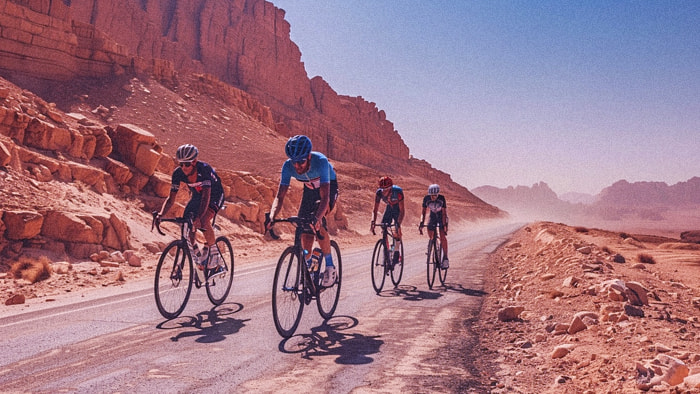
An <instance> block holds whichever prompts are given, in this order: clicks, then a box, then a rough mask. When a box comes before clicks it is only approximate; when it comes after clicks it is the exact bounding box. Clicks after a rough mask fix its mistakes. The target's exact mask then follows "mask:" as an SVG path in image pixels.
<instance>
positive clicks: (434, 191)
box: [428, 183, 440, 196]
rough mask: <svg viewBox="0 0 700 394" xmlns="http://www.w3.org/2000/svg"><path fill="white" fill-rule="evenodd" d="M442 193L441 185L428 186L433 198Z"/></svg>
mask: <svg viewBox="0 0 700 394" xmlns="http://www.w3.org/2000/svg"><path fill="white" fill-rule="evenodd" d="M438 193H440V185H438V184H435V183H433V184H432V185H430V186H428V194H430V195H431V196H433V195H437V194H438Z"/></svg>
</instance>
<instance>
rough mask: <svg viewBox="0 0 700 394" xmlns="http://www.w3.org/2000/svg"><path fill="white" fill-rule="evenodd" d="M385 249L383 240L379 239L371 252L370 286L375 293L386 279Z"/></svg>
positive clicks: (380, 289) (380, 288) (379, 290)
mask: <svg viewBox="0 0 700 394" xmlns="http://www.w3.org/2000/svg"><path fill="white" fill-rule="evenodd" d="M385 249H386V247H385V246H384V240H382V239H380V240H379V241H377V243H376V245H374V253H373V254H372V286H373V287H374V291H376V292H377V294H379V293H380V292H381V291H382V287H384V280H385V279H386V264H385V263H386V261H385V260H386V259H385V257H386V251H385Z"/></svg>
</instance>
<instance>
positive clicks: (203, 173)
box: [170, 161, 224, 214]
mask: <svg viewBox="0 0 700 394" xmlns="http://www.w3.org/2000/svg"><path fill="white" fill-rule="evenodd" d="M195 170H196V171H197V179H196V180H195V181H194V182H190V181H189V180H188V179H187V175H185V172H184V171H183V170H182V168H181V167H178V168H176V169H175V171H173V177H172V184H171V186H170V190H171V191H174V192H177V191H178V190H179V189H180V183H185V184H187V187H188V188H189V189H190V191H191V192H192V198H191V199H190V202H189V203H188V204H187V209H185V211H186V212H188V211H190V210H192V209H194V210H195V214H199V212H196V210H197V209H198V202H199V201H200V200H201V198H202V190H203V189H204V188H211V195H210V198H209V206H210V207H211V208H212V209H213V210H214V212H217V211H218V210H219V208H221V204H222V203H223V200H224V188H223V186H222V185H221V178H219V176H218V175H217V174H216V171H214V168H212V166H210V165H209V164H207V163H205V162H203V161H197V163H196V164H195Z"/></svg>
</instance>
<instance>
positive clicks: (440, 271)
mask: <svg viewBox="0 0 700 394" xmlns="http://www.w3.org/2000/svg"><path fill="white" fill-rule="evenodd" d="M436 247H437V248H438V253H436V254H437V261H438V263H437V265H436V266H437V267H438V277H439V278H440V284H441V285H443V286H445V279H447V268H442V243H441V242H438V244H437V246H436Z"/></svg>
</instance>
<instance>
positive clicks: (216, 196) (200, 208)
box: [156, 144, 224, 274]
mask: <svg viewBox="0 0 700 394" xmlns="http://www.w3.org/2000/svg"><path fill="white" fill-rule="evenodd" d="M198 155H199V150H197V147H195V146H194V145H190V144H185V145H181V146H180V147H179V148H177V153H176V155H175V156H176V158H177V161H178V162H179V166H178V167H177V168H176V169H175V171H173V175H172V184H171V186H170V195H169V196H168V198H167V199H166V200H165V202H164V203H163V207H162V208H161V210H160V212H159V213H158V215H157V217H156V220H159V219H160V217H162V216H163V215H165V214H166V213H168V211H170V208H171V207H172V206H173V204H174V203H175V197H176V195H177V192H178V190H180V184H181V183H184V184H186V185H187V187H188V188H189V190H190V194H191V197H190V201H189V202H188V203H187V206H186V207H185V212H184V214H183V217H187V216H188V215H192V218H193V224H192V226H193V228H194V229H197V228H201V229H202V230H203V231H204V239H205V241H206V246H205V248H204V250H203V251H202V256H203V257H202V260H203V261H197V264H198V265H199V268H201V269H203V268H205V267H204V266H203V263H204V260H208V262H207V267H208V268H210V269H214V268H216V269H223V267H222V266H221V265H220V261H219V258H220V257H219V256H220V253H219V252H218V250H217V246H216V236H215V234H214V228H213V227H212V221H213V219H214V215H216V213H217V212H218V211H219V209H221V207H222V205H223V203H224V188H223V186H222V185H221V179H220V178H219V176H218V175H216V171H214V168H212V167H211V166H210V165H209V164H207V163H205V162H203V161H199V160H197V156H198ZM195 234H196V231H191V232H190V244H194V237H195ZM193 257H195V258H196V256H193ZM216 273H218V272H217V271H215V272H214V274H216Z"/></svg>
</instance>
